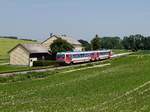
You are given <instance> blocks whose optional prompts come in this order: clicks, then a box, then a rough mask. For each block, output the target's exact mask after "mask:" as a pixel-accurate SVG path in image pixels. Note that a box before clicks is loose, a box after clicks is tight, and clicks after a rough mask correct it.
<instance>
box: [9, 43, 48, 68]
mask: <svg viewBox="0 0 150 112" xmlns="http://www.w3.org/2000/svg"><path fill="white" fill-rule="evenodd" d="M9 56H10V64H11V65H24V66H31V64H32V63H33V61H36V60H41V59H45V58H47V57H48V56H49V54H48V49H47V48H46V47H44V46H42V45H41V44H18V45H17V46H15V47H14V48H13V49H11V50H10V51H9Z"/></svg>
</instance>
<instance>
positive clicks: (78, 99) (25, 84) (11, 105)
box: [0, 54, 150, 112]
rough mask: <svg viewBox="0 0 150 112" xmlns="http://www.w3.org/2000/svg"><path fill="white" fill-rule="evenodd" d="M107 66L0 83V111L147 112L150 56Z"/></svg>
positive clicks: (117, 61) (125, 58)
mask: <svg viewBox="0 0 150 112" xmlns="http://www.w3.org/2000/svg"><path fill="white" fill-rule="evenodd" d="M108 63H110V64H111V65H110V66H106V67H103V68H100V67H97V68H90V69H89V68H88V69H84V70H77V71H72V72H71V71H70V72H69V70H63V71H61V72H57V71H56V72H48V73H43V74H42V73H40V74H41V75H46V77H41V78H34V79H30V78H29V79H28V80H23V81H21V80H18V81H15V82H7V83H0V111H2V112H16V111H20V112H29V111H32V112H43V111H44V112H46V111H47V112H142V111H143V112H149V110H150V82H149V81H150V69H149V67H150V56H149V55H143V54H142V55H140V54H138V55H135V54H134V55H131V56H129V57H123V58H118V59H114V60H111V61H110V62H108ZM65 71H67V72H65ZM31 74H32V73H31ZM28 75H29V74H28ZM34 75H35V74H34ZM38 75H39V74H38Z"/></svg>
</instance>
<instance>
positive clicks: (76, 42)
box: [42, 35, 81, 45]
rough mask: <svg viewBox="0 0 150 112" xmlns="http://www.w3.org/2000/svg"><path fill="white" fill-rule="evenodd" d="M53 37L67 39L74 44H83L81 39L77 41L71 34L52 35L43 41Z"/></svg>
mask: <svg viewBox="0 0 150 112" xmlns="http://www.w3.org/2000/svg"><path fill="white" fill-rule="evenodd" d="M52 37H56V38H62V39H64V40H66V41H67V42H69V43H70V44H72V45H81V43H80V42H79V41H77V40H76V39H74V38H72V37H69V36H65V35H52V36H50V37H49V38H48V39H46V40H45V41H43V42H42V43H44V42H46V41H47V40H49V39H51V38H52Z"/></svg>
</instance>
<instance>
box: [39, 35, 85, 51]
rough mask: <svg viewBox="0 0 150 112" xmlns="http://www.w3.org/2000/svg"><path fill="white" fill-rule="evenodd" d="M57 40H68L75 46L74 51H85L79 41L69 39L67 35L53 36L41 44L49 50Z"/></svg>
mask: <svg viewBox="0 0 150 112" xmlns="http://www.w3.org/2000/svg"><path fill="white" fill-rule="evenodd" d="M57 38H62V39H64V40H66V41H67V42H69V43H70V44H72V45H73V47H74V51H83V49H84V48H83V47H82V45H81V43H80V42H78V41H77V40H75V39H73V38H71V37H68V36H66V35H51V36H50V37H49V38H48V39H46V40H45V41H43V42H42V43H41V44H42V45H43V46H45V47H46V48H47V49H49V47H50V45H51V44H52V43H53V41H54V40H56V39H57Z"/></svg>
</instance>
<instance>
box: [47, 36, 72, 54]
mask: <svg viewBox="0 0 150 112" xmlns="http://www.w3.org/2000/svg"><path fill="white" fill-rule="evenodd" d="M73 48H74V47H73V46H72V45H71V44H70V43H68V42H67V41H66V40H63V39H61V38H57V39H56V40H54V41H53V43H52V44H51V45H50V49H51V51H52V52H53V53H57V52H66V51H72V50H73Z"/></svg>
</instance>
